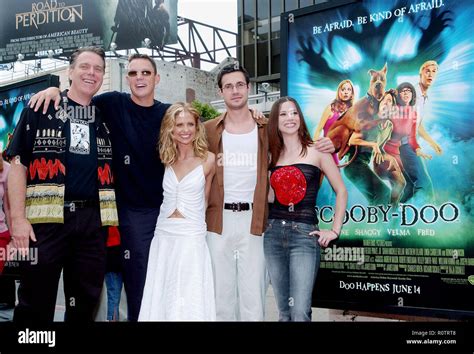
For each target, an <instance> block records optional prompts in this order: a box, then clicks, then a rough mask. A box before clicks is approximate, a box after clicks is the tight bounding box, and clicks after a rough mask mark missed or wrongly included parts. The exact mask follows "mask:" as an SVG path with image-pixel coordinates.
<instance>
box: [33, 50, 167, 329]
mask: <svg viewBox="0 0 474 354" xmlns="http://www.w3.org/2000/svg"><path fill="white" fill-rule="evenodd" d="M126 79H127V82H128V84H129V86H130V90H131V94H128V93H121V92H108V93H104V94H101V95H98V96H95V97H94V99H93V103H94V104H95V105H96V106H97V107H98V108H99V109H100V111H101V112H102V113H103V116H104V120H105V121H106V122H107V125H108V127H109V128H110V134H111V139H112V146H113V159H114V176H115V187H116V193H117V207H118V212H119V221H120V226H119V228H120V235H121V247H122V263H123V264H122V265H123V272H124V274H123V275H124V286H125V291H126V294H127V305H128V319H129V321H136V320H137V319H138V314H139V311H140V305H141V299H142V295H143V288H144V286H145V278H146V270H147V264H148V252H149V248H150V244H151V240H152V238H153V236H154V232H155V226H156V220H157V218H158V214H159V211H160V206H161V203H162V201H163V187H162V182H163V174H164V166H163V164H162V163H161V161H160V158H159V156H158V153H157V151H156V148H157V144H158V139H159V132H160V127H161V121H162V118H163V116H164V114H165V112H166V110H167V109H168V107H169V104H165V103H161V102H159V101H157V100H155V99H154V94H155V87H156V85H157V84H158V83H159V81H160V76H159V74H158V72H157V69H156V64H155V62H154V61H153V59H152V58H150V57H149V56H147V55H143V54H134V55H132V56H131V57H130V58H129V65H128V72H127V76H126ZM48 97H49V98H48ZM44 99H46V103H45V106H47V105H48V103H49V100H50V99H53V100H55V105H56V106H57V105H58V104H59V99H58V89H57V88H49V89H47V90H46V91H43V92H39V93H37V94H36V95H35V96H33V99H32V101H31V102H30V106H32V107H33V106H34V107H35V109H36V110H37V109H39V107H40V105H41V103H42V102H43V100H44ZM45 108H46V107H45Z"/></svg>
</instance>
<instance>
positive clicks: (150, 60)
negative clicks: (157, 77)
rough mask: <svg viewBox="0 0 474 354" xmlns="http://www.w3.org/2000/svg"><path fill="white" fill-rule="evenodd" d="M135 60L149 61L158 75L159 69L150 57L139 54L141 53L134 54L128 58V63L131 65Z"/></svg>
mask: <svg viewBox="0 0 474 354" xmlns="http://www.w3.org/2000/svg"><path fill="white" fill-rule="evenodd" d="M135 59H145V60H148V61H149V62H150V64H151V66H153V70H155V74H157V73H158V69H157V68H156V63H155V61H154V60H153V59H152V58H151V57H150V56H149V55H146V54H139V53H135V54H132V55H130V56H129V57H128V63H129V64H130V63H131V62H132V61H133V60H135Z"/></svg>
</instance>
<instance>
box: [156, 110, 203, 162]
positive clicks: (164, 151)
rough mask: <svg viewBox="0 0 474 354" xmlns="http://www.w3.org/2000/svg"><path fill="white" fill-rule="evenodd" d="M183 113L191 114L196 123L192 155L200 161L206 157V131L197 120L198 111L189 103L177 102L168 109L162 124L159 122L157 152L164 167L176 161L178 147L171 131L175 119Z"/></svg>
mask: <svg viewBox="0 0 474 354" xmlns="http://www.w3.org/2000/svg"><path fill="white" fill-rule="evenodd" d="M183 112H187V113H189V114H191V115H192V116H193V117H194V122H195V123H196V136H195V137H194V140H193V149H194V154H195V155H196V156H197V157H199V158H201V159H205V158H206V157H207V152H208V148H207V139H206V130H205V128H204V124H202V122H201V121H200V119H199V113H198V111H197V110H196V109H195V108H194V107H193V106H191V105H190V104H189V103H183V102H177V103H175V104H173V105H171V106H170V107H169V108H168V110H167V111H166V114H165V116H164V118H163V122H161V129H160V141H159V143H158V151H159V153H160V159H161V162H162V163H163V164H164V165H165V166H169V165H172V164H173V163H175V162H176V161H177V160H178V146H177V145H176V143H175V141H174V140H173V129H174V127H175V125H176V118H177V117H178V115H180V114H181V113H183Z"/></svg>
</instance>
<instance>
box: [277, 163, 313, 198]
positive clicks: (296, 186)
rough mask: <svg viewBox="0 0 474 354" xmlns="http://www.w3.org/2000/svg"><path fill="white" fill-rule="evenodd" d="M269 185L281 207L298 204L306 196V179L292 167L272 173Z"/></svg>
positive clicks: (297, 169) (298, 170) (299, 171)
mask: <svg viewBox="0 0 474 354" xmlns="http://www.w3.org/2000/svg"><path fill="white" fill-rule="evenodd" d="M270 184H271V186H272V188H273V190H274V191H275V197H276V198H277V200H278V201H279V202H280V204H282V205H286V206H288V205H295V204H298V203H299V202H301V201H302V200H303V198H304V196H305V194H306V185H307V184H306V178H305V176H304V174H303V172H301V170H300V169H299V168H297V167H294V166H285V167H281V168H279V169H277V170H276V171H274V172H273V173H272V175H271V177H270Z"/></svg>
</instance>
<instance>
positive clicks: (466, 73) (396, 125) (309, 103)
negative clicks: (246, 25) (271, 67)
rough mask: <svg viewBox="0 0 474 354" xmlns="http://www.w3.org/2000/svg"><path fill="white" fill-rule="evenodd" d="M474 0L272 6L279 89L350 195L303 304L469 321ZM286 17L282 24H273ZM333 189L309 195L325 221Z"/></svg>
mask: <svg viewBox="0 0 474 354" xmlns="http://www.w3.org/2000/svg"><path fill="white" fill-rule="evenodd" d="M473 18H474V2H472V1H470V0H430V1H419V0H400V1H378V0H365V1H345V2H339V4H337V3H336V2H330V3H327V4H322V5H316V6H314V7H312V8H308V9H303V10H300V12H295V13H286V14H284V15H283V18H282V23H286V24H285V25H284V26H282V28H283V38H282V39H283V42H284V43H283V47H284V48H285V49H286V53H285V52H284V53H283V54H282V55H283V56H285V60H286V64H285V65H284V67H283V68H282V84H283V87H282V90H283V92H285V90H286V93H287V94H288V95H289V96H292V97H294V98H296V100H297V101H298V102H299V104H300V105H301V108H302V111H303V113H304V116H305V120H306V123H307V126H308V128H309V130H310V132H311V134H312V136H313V137H314V138H317V137H319V136H328V137H330V138H331V139H332V141H333V143H334V145H335V146H336V149H337V153H335V154H334V155H333V158H334V161H335V162H336V163H337V164H338V165H339V166H340V171H341V174H342V176H343V179H344V181H345V183H346V186H347V189H348V192H349V203H348V207H347V212H346V219H345V225H344V228H343V231H342V235H341V237H340V239H339V241H338V242H337V243H335V244H334V245H331V246H330V247H328V248H327V249H325V250H322V253H321V267H320V270H319V274H318V278H317V284H316V288H315V292H314V295H313V296H314V297H313V300H314V305H316V306H321V307H333V308H340V309H361V310H369V311H380V312H394V313H406V314H418V315H429V316H457V317H459V316H461V317H471V318H473V317H474V302H473V298H474V223H473V221H474V217H473V216H474V215H473V214H474V204H473V180H474V170H473V168H472V166H473V165H474V157H473V149H472V138H473V123H474V121H473V119H474V42H473V41H472V38H473V37H472V36H473V33H474V22H473ZM284 21H285V22H284ZM334 202H335V196H334V193H333V191H332V189H331V187H330V185H329V184H328V182H327V181H326V180H324V181H323V182H322V186H321V189H320V192H319V196H318V200H317V205H316V208H317V215H318V217H319V225H320V227H321V228H329V227H330V225H331V221H332V220H331V219H332V216H333V206H334Z"/></svg>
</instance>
